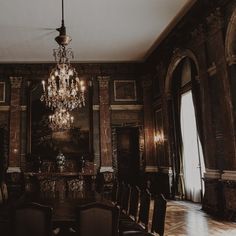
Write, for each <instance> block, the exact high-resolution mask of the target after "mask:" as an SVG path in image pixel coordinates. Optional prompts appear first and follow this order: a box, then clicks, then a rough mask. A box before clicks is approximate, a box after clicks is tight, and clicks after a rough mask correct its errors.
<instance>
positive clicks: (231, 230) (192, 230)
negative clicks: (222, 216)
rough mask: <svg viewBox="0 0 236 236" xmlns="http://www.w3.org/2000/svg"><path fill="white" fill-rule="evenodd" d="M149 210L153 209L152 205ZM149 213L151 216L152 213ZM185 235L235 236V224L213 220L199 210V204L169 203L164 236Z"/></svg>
mask: <svg viewBox="0 0 236 236" xmlns="http://www.w3.org/2000/svg"><path fill="white" fill-rule="evenodd" d="M152 204H153V203H152ZM151 209H153V205H152V207H151ZM150 213H151V214H152V212H150ZM150 221H151V219H150ZM185 235H187V236H236V223H233V222H232V223H231V222H226V221H220V220H217V219H213V218H212V217H211V216H209V215H208V214H206V213H205V212H203V211H202V210H201V205H200V204H194V203H190V202H184V201H169V202H168V204H167V212H166V223H165V236H185Z"/></svg>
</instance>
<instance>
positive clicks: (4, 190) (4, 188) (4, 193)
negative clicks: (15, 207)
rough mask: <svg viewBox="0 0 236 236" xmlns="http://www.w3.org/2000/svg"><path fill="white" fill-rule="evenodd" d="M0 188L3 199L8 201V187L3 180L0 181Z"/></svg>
mask: <svg viewBox="0 0 236 236" xmlns="http://www.w3.org/2000/svg"><path fill="white" fill-rule="evenodd" d="M1 190H2V197H3V201H4V202H7V201H8V188H7V185H6V183H5V182H2V183H1Z"/></svg>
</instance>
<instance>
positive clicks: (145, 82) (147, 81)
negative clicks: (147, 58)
mask: <svg viewBox="0 0 236 236" xmlns="http://www.w3.org/2000/svg"><path fill="white" fill-rule="evenodd" d="M151 86H152V79H151V78H150V77H148V78H145V79H143V80H142V87H143V88H144V89H147V88H150V87H151Z"/></svg>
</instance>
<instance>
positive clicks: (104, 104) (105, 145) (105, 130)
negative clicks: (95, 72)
mask: <svg viewBox="0 0 236 236" xmlns="http://www.w3.org/2000/svg"><path fill="white" fill-rule="evenodd" d="M109 79H110V77H109V76H99V77H98V82H99V108H100V109H99V120H100V158H101V162H100V172H105V171H110V172H112V171H113V168H112V148H111V114H110V97H109Z"/></svg>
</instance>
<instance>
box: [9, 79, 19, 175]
mask: <svg viewBox="0 0 236 236" xmlns="http://www.w3.org/2000/svg"><path fill="white" fill-rule="evenodd" d="M10 81H11V100H10V126H9V129H10V135H9V137H10V142H9V164H8V169H7V172H8V173H12V172H20V163H21V160H20V158H21V155H20V153H21V152H20V127H21V106H20V105H21V104H20V99H21V94H20V91H21V83H22V78H21V77H10Z"/></svg>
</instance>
